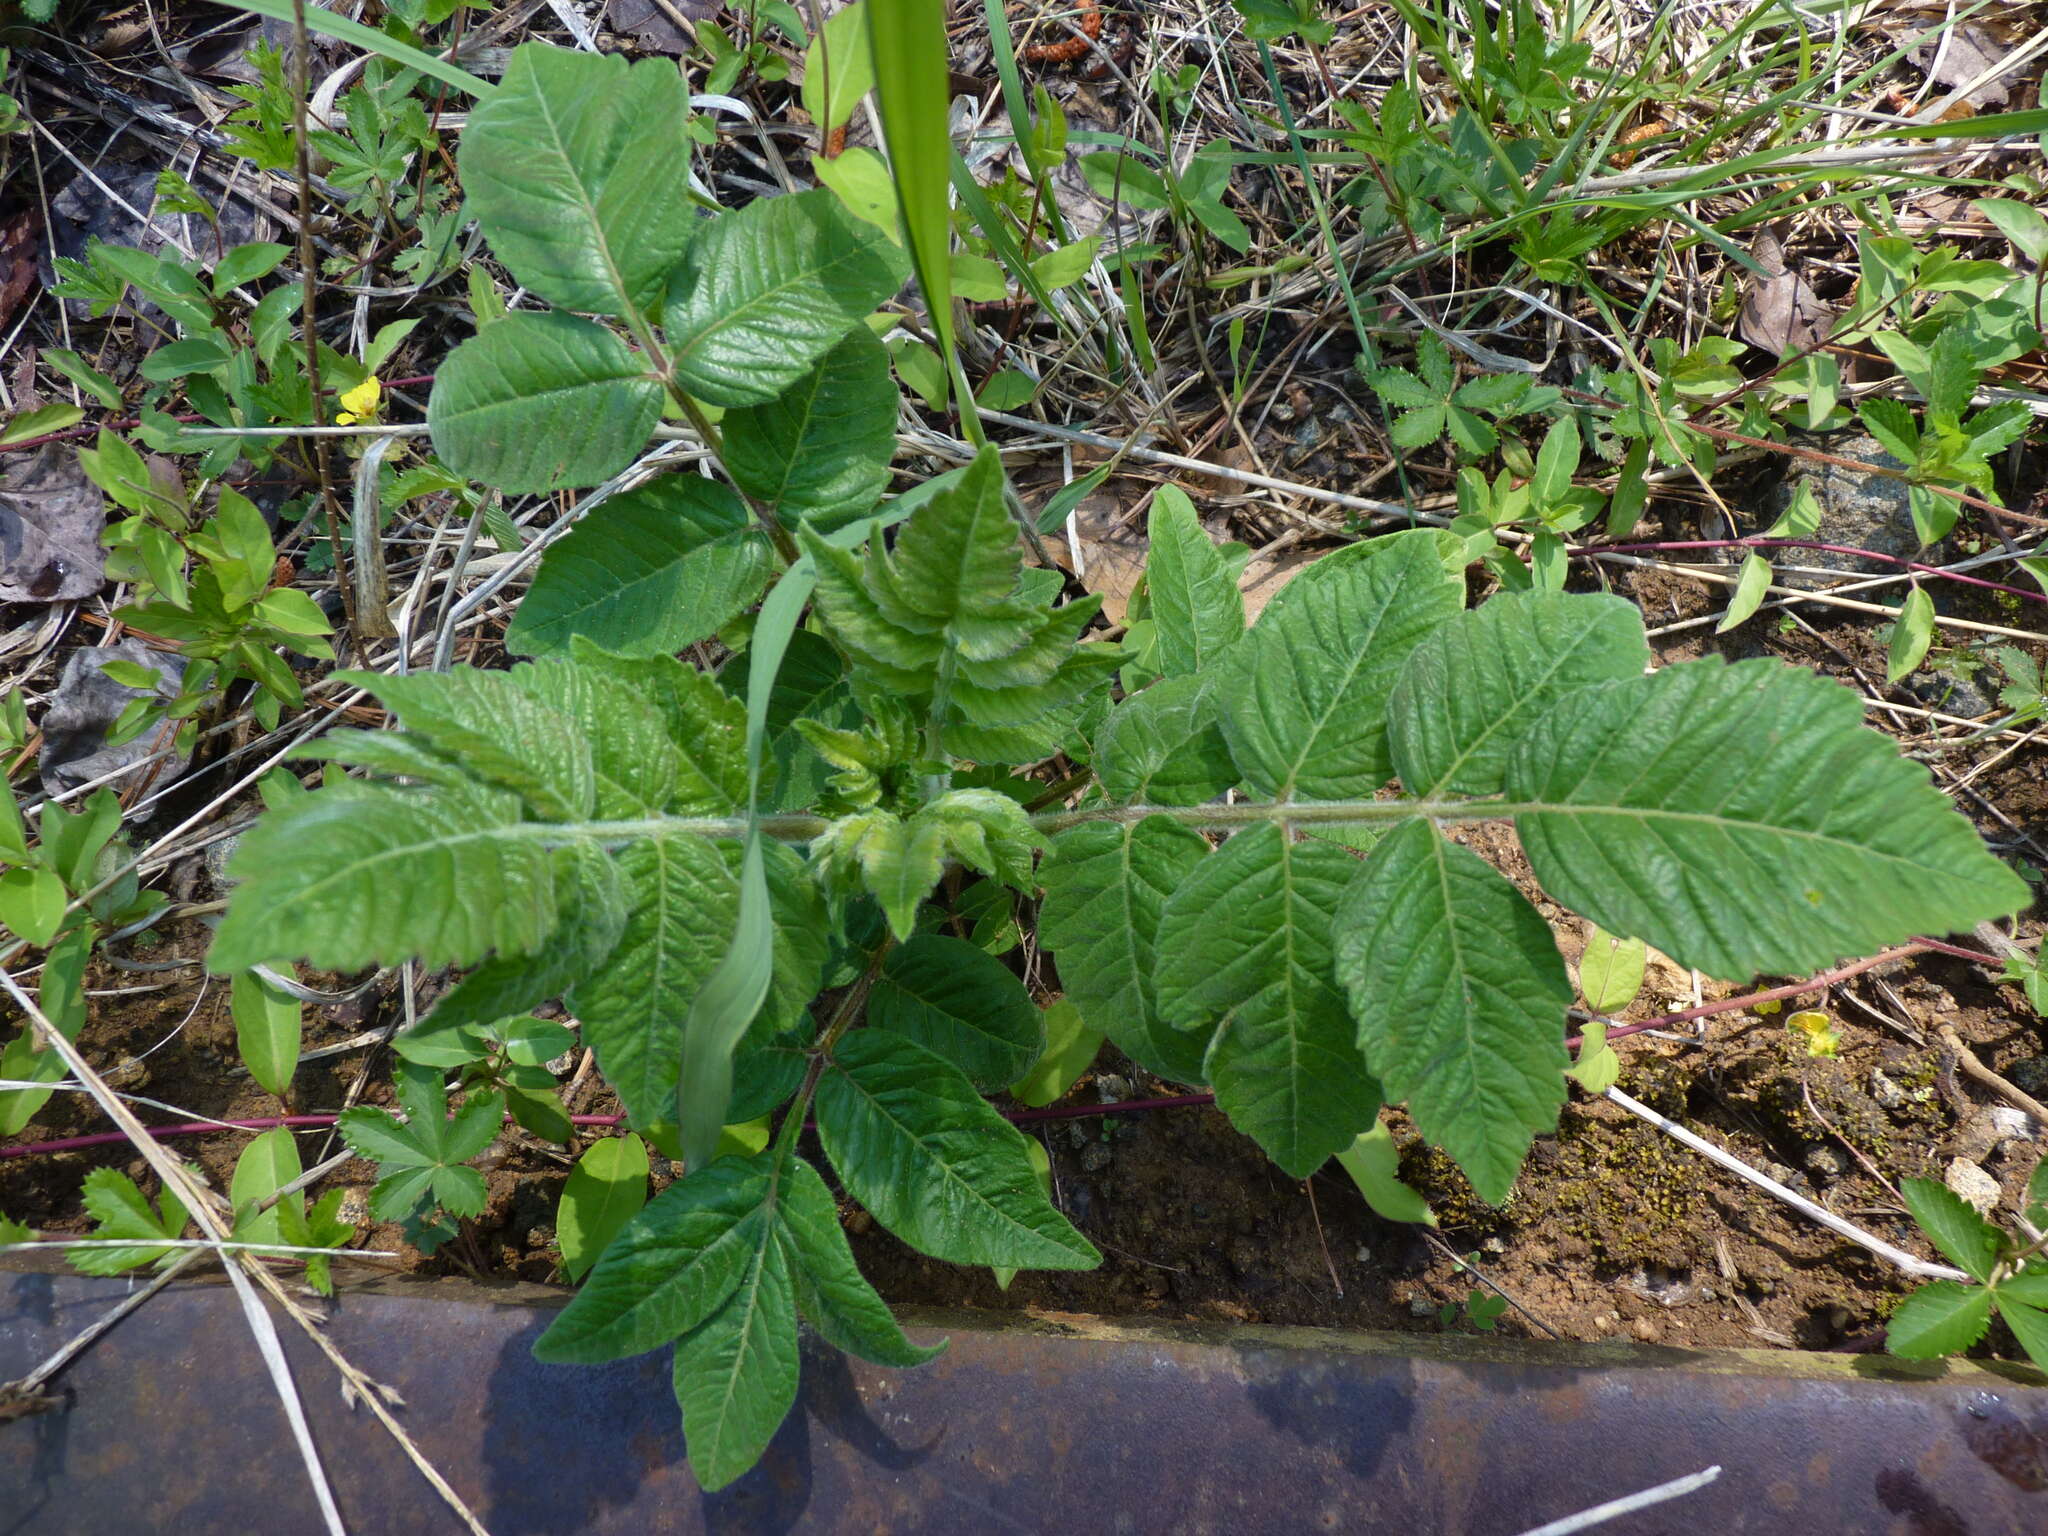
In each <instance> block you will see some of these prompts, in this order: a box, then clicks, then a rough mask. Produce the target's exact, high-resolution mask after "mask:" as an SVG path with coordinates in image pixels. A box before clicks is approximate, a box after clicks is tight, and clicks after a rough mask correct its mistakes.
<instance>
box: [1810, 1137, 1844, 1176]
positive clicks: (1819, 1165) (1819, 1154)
mask: <svg viewBox="0 0 2048 1536" xmlns="http://www.w3.org/2000/svg"><path fill="white" fill-rule="evenodd" d="M1842 1168H1843V1164H1842V1154H1841V1153H1839V1152H1837V1151H1836V1150H1835V1149H1834V1148H1833V1147H1829V1146H1819V1147H1815V1148H1813V1149H1812V1150H1811V1151H1809V1152H1808V1153H1807V1154H1806V1171H1807V1172H1808V1173H1810V1174H1812V1175H1813V1177H1814V1179H1815V1181H1816V1182H1818V1183H1823V1184H1824V1183H1826V1182H1828V1181H1829V1180H1831V1179H1839V1178H1840V1177H1841V1176H1842Z"/></svg>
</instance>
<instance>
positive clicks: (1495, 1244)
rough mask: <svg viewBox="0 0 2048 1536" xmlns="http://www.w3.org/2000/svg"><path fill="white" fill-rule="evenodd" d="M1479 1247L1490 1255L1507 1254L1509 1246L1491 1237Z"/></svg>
mask: <svg viewBox="0 0 2048 1536" xmlns="http://www.w3.org/2000/svg"><path fill="white" fill-rule="evenodd" d="M1479 1246H1480V1247H1481V1248H1484V1249H1485V1250H1486V1251H1487V1252H1488V1253H1506V1252H1507V1251H1508V1245H1507V1244H1506V1243H1504V1242H1502V1241H1501V1240H1500V1239H1499V1238H1497V1237H1489V1238H1487V1239H1486V1241H1485V1242H1483V1243H1481V1244H1480V1245H1479Z"/></svg>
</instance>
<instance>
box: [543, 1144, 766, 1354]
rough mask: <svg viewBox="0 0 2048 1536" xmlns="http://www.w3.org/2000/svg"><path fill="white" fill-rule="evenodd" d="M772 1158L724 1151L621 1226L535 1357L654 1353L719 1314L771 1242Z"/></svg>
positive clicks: (544, 1336) (550, 1329) (679, 1181)
mask: <svg viewBox="0 0 2048 1536" xmlns="http://www.w3.org/2000/svg"><path fill="white" fill-rule="evenodd" d="M772 1165H773V1154H772V1153H763V1154H761V1155H759V1156H755V1157H749V1158H734V1157H722V1158H720V1159H719V1160H718V1161H717V1162H715V1163H712V1164H711V1165H710V1166H708V1167H705V1168H698V1169H695V1170H693V1171H692V1172H691V1173H690V1175H689V1176H688V1177H687V1178H684V1179H679V1180H678V1181H677V1182H675V1183H673V1184H671V1185H669V1187H668V1188H667V1189H665V1190H663V1191H662V1192H661V1193H660V1194H659V1195H657V1196H656V1197H655V1198H654V1199H653V1200H652V1201H651V1202H650V1203H649V1204H648V1205H647V1206H646V1207H645V1208H643V1209H642V1210H641V1211H639V1212H638V1213H637V1214H635V1215H634V1216H633V1217H632V1218H631V1219H630V1220H628V1221H627V1222H626V1224H625V1225H624V1226H623V1227H622V1228H620V1229H619V1235H618V1236H617V1237H615V1238H613V1239H612V1241H611V1242H610V1243H609V1244H608V1245H607V1246H606V1247H605V1250H604V1253H603V1255H602V1256H601V1257H600V1258H599V1259H598V1261H597V1267H596V1268H595V1269H593V1270H592V1271H591V1272H590V1278H589V1279H588V1280H586V1281H584V1282H583V1289H582V1290H580V1291H578V1292H577V1293H576V1298H575V1300H573V1301H571V1302H570V1303H569V1305H568V1306H567V1307H565V1308H563V1310H562V1313H561V1315H560V1316H559V1317H557V1318H556V1319H555V1320H554V1322H553V1323H552V1324H551V1325H550V1326H549V1328H548V1330H547V1332H546V1333H543V1334H542V1335H541V1336H540V1337H539V1338H538V1339H537V1340H535V1341H534V1346H533V1355H534V1358H535V1359H536V1360H543V1361H548V1362H551V1363H553V1362H559V1363H563V1364H577V1365H589V1364H594V1363H596V1362H598V1361H600V1360H618V1359H622V1358H624V1357H625V1356H627V1355H638V1354H644V1353H645V1352H646V1351H648V1350H650V1349H655V1348H658V1347H659V1346H661V1345H663V1344H666V1343H667V1342H668V1341H669V1340H670V1339H673V1338H675V1337H676V1336H677V1335H679V1334H683V1333H687V1332H689V1330H691V1329H692V1328H695V1327H696V1326H697V1325H698V1324H699V1323H702V1322H703V1321H704V1320H705V1319H706V1318H708V1317H710V1316H711V1315H712V1314H713V1313H714V1312H716V1311H717V1310H718V1308H719V1306H720V1305H721V1304H722V1303H723V1302H724V1301H725V1299H726V1297H728V1296H730V1295H731V1294H732V1293H733V1291H734V1289H735V1288H736V1287H737V1286H738V1285H739V1283H740V1277H741V1275H742V1274H743V1273H744V1272H745V1270H746V1268H747V1266H748V1265H749V1263H751V1262H752V1260H753V1258H754V1256H755V1255H756V1254H757V1253H759V1251H760V1249H761V1247H762V1245H763V1244H764V1243H766V1242H767V1240H768V1234H769V1229H770V1225H771V1223H772V1220H773V1214H774V1213H773V1211H772V1210H771V1209H770V1208H769V1206H768V1201H769V1200H770V1198H771V1182H770V1173H771V1169H772Z"/></svg>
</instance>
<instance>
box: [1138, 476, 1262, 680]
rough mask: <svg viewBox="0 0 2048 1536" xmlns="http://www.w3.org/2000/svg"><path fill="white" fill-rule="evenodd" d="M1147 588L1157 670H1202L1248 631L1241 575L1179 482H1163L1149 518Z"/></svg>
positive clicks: (1171, 672) (1173, 672)
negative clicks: (1155, 627) (1156, 637)
mask: <svg viewBox="0 0 2048 1536" xmlns="http://www.w3.org/2000/svg"><path fill="white" fill-rule="evenodd" d="M1146 539H1147V541H1148V543H1149V546H1150V548H1149V552H1148V553H1147V555H1146V557H1145V591H1146V593H1147V594H1148V595H1149V597H1150V599H1151V604H1152V610H1151V611H1152V618H1153V620H1154V621H1155V622H1156V623H1157V624H1158V626H1159V650H1158V653H1157V662H1158V666H1159V670H1160V671H1161V672H1163V673H1165V674H1166V675H1167V676H1168V677H1175V676H1178V675H1180V674H1182V673H1193V672H1199V671H1200V670H1201V669H1202V668H1203V667H1204V666H1206V665H1208V664H1210V663H1212V662H1214V661H1215V660H1216V659H1217V657H1219V656H1220V655H1222V653H1223V652H1224V651H1225V650H1226V649H1228V648H1229V647H1230V646H1232V645H1234V644H1235V643H1236V642H1237V641H1238V639H1239V638H1240V637H1241V636H1242V635H1243V634H1244V594H1243V593H1241V592H1240V591H1238V587H1237V575H1236V572H1234V571H1233V570H1232V569H1231V568H1230V565H1229V563H1228V562H1227V561H1225V560H1224V558H1223V556H1222V554H1221V552H1219V551H1218V550H1217V548H1216V546H1215V544H1214V543H1212V542H1211V541H1210V539H1209V535H1208V534H1207V533H1205V532H1203V530H1202V524H1201V520H1200V519H1199V518H1197V517H1196V516H1195V506H1194V503H1193V502H1191V501H1189V500H1188V498H1187V494H1186V492H1184V491H1182V490H1181V489H1179V487H1177V486H1171V485H1162V486H1161V487H1160V488H1159V490H1158V492H1157V493H1156V494H1155V495H1154V496H1153V498H1152V512H1151V515H1150V517H1149V519H1148V521H1147V523H1146Z"/></svg>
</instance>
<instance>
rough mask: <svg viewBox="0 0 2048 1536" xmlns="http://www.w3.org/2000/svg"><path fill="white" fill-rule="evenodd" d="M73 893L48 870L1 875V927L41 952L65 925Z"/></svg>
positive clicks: (22, 871)
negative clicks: (65, 915) (66, 913)
mask: <svg viewBox="0 0 2048 1536" xmlns="http://www.w3.org/2000/svg"><path fill="white" fill-rule="evenodd" d="M70 900H71V893H70V892H69V891H67V890H65V889H64V882H63V881H62V880H60V879H58V878H57V876H56V875H55V874H54V873H52V872H51V871H50V870H47V869H27V868H15V869H10V870H7V871H6V872H4V873H0V924H5V925H6V926H7V928H8V929H9V930H10V931H11V932H12V933H13V934H14V935H15V937H17V938H21V939H26V940H28V942H29V943H30V944H31V945H32V946H33V947H35V948H37V949H41V948H43V947H44V946H45V945H47V944H48V943H49V942H50V940H52V939H54V938H55V937H56V936H57V930H58V928H60V927H61V926H63V922H64V908H65V905H66V904H67V903H68V902H69V901H70Z"/></svg>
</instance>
